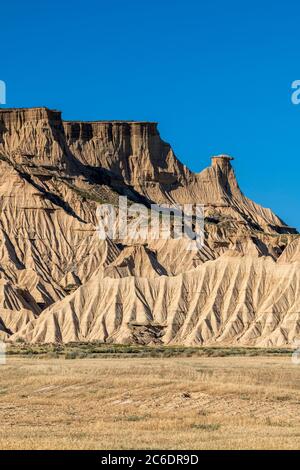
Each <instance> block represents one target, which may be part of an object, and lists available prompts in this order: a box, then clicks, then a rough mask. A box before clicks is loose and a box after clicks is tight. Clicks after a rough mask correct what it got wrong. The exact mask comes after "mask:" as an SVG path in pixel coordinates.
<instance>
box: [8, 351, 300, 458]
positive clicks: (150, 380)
mask: <svg viewBox="0 0 300 470" xmlns="http://www.w3.org/2000/svg"><path fill="white" fill-rule="evenodd" d="M0 372H1V375H0V422H1V427H0V448H1V449H136V448H142V449H155V448H160V449H300V366H297V365H293V364H292V362H291V357H290V356H289V355H286V356H278V357H276V356H274V357H272V356H270V357H266V356H262V357H259V356H258V357H247V356H245V357H242V356H229V357H170V358H159V357H130V358H128V357H126V358H125V357H124V358H122V357H121V358H120V357H107V358H82V359H79V358H75V359H73V360H68V359H66V358H61V357H59V358H47V357H46V358H41V357H36V358H34V357H20V356H18V355H16V356H8V359H7V364H6V365H2V366H0Z"/></svg>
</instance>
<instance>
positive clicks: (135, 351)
mask: <svg viewBox="0 0 300 470" xmlns="http://www.w3.org/2000/svg"><path fill="white" fill-rule="evenodd" d="M7 353H8V354H9V355H20V356H24V357H31V356H38V357H40V358H43V357H46V358H47V357H65V358H66V359H75V358H84V357H89V358H97V357H107V358H109V357H141V358H142V357H165V358H168V357H226V356H278V355H279V356H286V355H290V354H291V350H290V349H285V348H278V349H276V348H269V349H268V348H242V347H241V348H238V347H237V348H224V347H223V348H221V347H199V346H198V347H196V346H195V347H185V346H144V345H124V344H110V343H100V342H94V343H80V342H78V343H68V344H26V343H24V342H18V343H9V344H8V347H7Z"/></svg>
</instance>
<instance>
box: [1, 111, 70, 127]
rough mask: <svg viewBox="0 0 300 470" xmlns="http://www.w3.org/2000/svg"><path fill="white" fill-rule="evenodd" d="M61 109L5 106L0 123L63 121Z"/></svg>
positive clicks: (17, 124) (57, 122)
mask: <svg viewBox="0 0 300 470" xmlns="http://www.w3.org/2000/svg"><path fill="white" fill-rule="evenodd" d="M61 120H62V119H61V111H57V110H52V109H48V108H46V107H38V108H5V109H0V125H3V124H4V125H7V126H10V125H14V126H16V127H19V126H22V125H23V124H24V123H25V122H37V121H50V122H51V123H53V124H56V125H58V124H60V123H61Z"/></svg>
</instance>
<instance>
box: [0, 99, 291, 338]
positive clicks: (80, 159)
mask: <svg viewBox="0 0 300 470" xmlns="http://www.w3.org/2000/svg"><path fill="white" fill-rule="evenodd" d="M231 160H232V159H231V158H230V157H228V156H226V155H220V156H215V157H213V158H212V162H211V166H209V167H208V168H206V169H204V170H203V171H202V172H201V173H199V174H194V173H192V172H191V171H190V170H189V169H188V168H187V167H185V166H184V165H183V164H182V163H180V161H179V160H178V159H177V158H176V156H175V155H174V152H173V150H172V148H171V147H170V145H169V144H167V143H165V142H164V141H163V140H162V139H161V137H160V135H159V132H158V129H157V124H156V123H147V122H123V121H111V122H106V121H99V122H66V121H63V120H62V117H61V113H60V112H58V111H51V110H49V109H46V108H33V109H14V110H9V109H5V110H0V167H1V173H0V282H2V283H3V284H2V286H3V288H2V289H0V307H1V308H0V335H1V336H0V338H3V337H4V338H5V339H8V338H9V339H10V340H15V339H18V338H19V339H20V338H22V339H23V340H25V341H51V342H52V341H71V340H72V341H73V340H86V341H88V340H92V339H97V340H102V341H117V342H118V341H122V342H126V341H131V342H137V341H139V339H138V338H139V332H140V336H141V337H143V338H144V340H143V341H145V338H149V341H151V338H152V339H153V341H154V343H155V344H156V343H157V342H163V343H170V342H171V343H174V342H176V343H184V344H208V343H209V344H212V343H214V342H216V343H218V344H219V343H220V344H221V343H222V344H223V343H224V344H225V343H226V344H231V343H234V342H237V343H239V344H255V345H262V344H268V345H272V344H274V345H283V344H289V342H290V341H291V340H292V337H294V336H295V335H296V334H297V331H298V326H297V325H298V323H297V321H298V320H297V321H296V320H295V321H294V323H293V324H292V320H291V319H290V316H289V315H290V312H291V311H292V310H293V311H294V312H295V311H296V310H295V309H297V308H298V307H297V302H296V299H295V298H294V293H295V292H296V291H297V288H298V282H299V280H298V261H299V253H298V252H299V249H298V248H299V247H298V238H297V232H296V231H295V230H294V229H291V228H289V227H287V226H286V224H284V222H283V221H282V220H280V219H279V218H278V217H277V216H276V215H275V214H274V213H273V212H272V211H271V210H270V209H266V208H263V207H261V206H260V205H258V204H256V203H254V202H253V201H251V200H249V199H248V198H247V197H246V196H244V194H243V193H242V192H241V190H240V188H239V186H238V183H237V180H236V177H235V174H234V170H233V166H232V162H231ZM119 195H127V196H128V197H129V199H130V201H131V202H143V203H144V204H146V205H147V206H149V205H150V203H151V202H155V203H167V202H168V203H173V204H176V205H177V206H178V205H182V204H185V203H198V204H203V205H204V207H205V243H204V246H202V247H201V248H199V249H198V250H197V251H190V250H187V246H186V245H187V243H188V241H187V240H186V239H179V240H178V239H158V240H152V239H151V238H146V239H141V240H138V241H137V240H134V241H132V240H130V239H126V240H110V239H107V240H105V241H101V240H100V239H99V237H98V233H97V216H96V210H97V207H98V206H99V205H101V204H103V203H107V202H109V203H112V204H114V205H116V204H117V202H118V197H119ZM233 254H234V256H233ZM272 283H274V288H273V287H272ZM282 286H284V287H282ZM280 289H282V291H281V290H280ZM242 293H243V295H242ZM171 297H173V298H174V299H175V300H174V301H171ZM225 299H227V300H226V301H225ZM158 312H160V313H158ZM266 312H267V313H268V315H271V317H272V316H274V319H273V320H272V321H271V324H272V325H273V326H272V328H273V329H272V331H271V330H270V331H269V330H268V331H267V327H266V323H265V320H264V318H265V317H264V315H265V314H266ZM287 314H288V316H286V315H287ZM190 318H192V321H190ZM268 318H270V317H268ZM259 319H262V320H261V323H260V326H258V323H259V321H260V320H259ZM268 321H269V320H268ZM287 321H288V322H289V323H288V324H289V326H286V325H287V323H286V322H287ZM132 322H133V323H132ZM230 325H231V326H230ZM254 325H255V326H254ZM282 325H284V326H282ZM147 341H148V340H147Z"/></svg>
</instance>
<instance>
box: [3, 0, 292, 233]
mask: <svg viewBox="0 0 300 470" xmlns="http://www.w3.org/2000/svg"><path fill="white" fill-rule="evenodd" d="M0 15H1V28H0V43H1V56H0V57H1V61H0V79H1V80H5V81H6V83H7V106H12V107H15V106H16V107H19V106H20V107H22V106H25V107H27V106H41V105H45V106H48V107H50V108H57V109H61V110H63V117H64V118H65V119H82V120H84V119H86V120H93V119H136V120H154V121H158V122H159V129H160V132H161V135H162V137H163V138H164V139H165V140H166V141H168V142H170V143H171V144H172V146H173V148H174V150H175V153H176V154H177V156H178V157H179V158H180V159H181V160H182V161H183V162H184V163H186V164H187V165H188V166H189V167H190V168H191V169H192V170H194V171H200V170H202V169H203V168H204V167H205V166H207V165H208V164H209V157H210V156H211V155H212V154H217V153H229V154H231V155H233V156H234V157H235V158H236V160H235V162H234V165H235V169H236V173H237V176H238V180H239V183H240V186H241V188H242V190H243V191H244V193H245V194H246V195H248V196H249V197H251V198H253V199H254V200H255V201H257V202H259V203H261V204H263V205H265V206H267V207H271V208H272V209H273V210H274V211H275V212H277V213H278V215H280V216H281V217H282V218H283V219H284V220H285V221H286V222H287V223H288V224H290V225H292V226H296V227H297V228H298V229H300V213H299V203H300V188H299V176H300V158H299V156H300V105H299V106H295V105H292V103H291V82H292V81H294V80H296V79H300V60H299V59H300V57H299V55H300V27H299V18H300V3H299V1H296V0H294V1H293V0H292V1H282V0H281V1H276V0H275V1H274V0H273V1H264V0H261V1H258V0H253V1H251V2H250V1H237V0H236V1H233V0H227V1H221V0H217V1H208V0H206V1H201V0H184V1H182V0H151V1H145V0H144V1H142V0H140V1H138V0H127V1H121V0H114V1H109V0H105V1H104V0H98V1H96V0H92V1H91V0H86V1H77V0H72V1H66V0H61V1H58V0H52V1H49V0H46V1H37V0H36V1H34V0H28V1H26V2H25V1H16V0H10V1H3V2H1V9H0Z"/></svg>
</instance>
